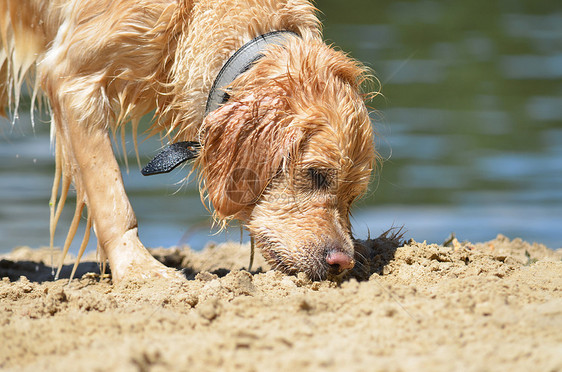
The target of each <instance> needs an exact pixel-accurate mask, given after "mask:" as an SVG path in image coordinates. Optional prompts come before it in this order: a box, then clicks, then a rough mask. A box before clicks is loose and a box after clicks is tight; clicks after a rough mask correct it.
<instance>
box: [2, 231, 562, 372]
mask: <svg viewBox="0 0 562 372" xmlns="http://www.w3.org/2000/svg"><path fill="white" fill-rule="evenodd" d="M363 245H364V247H363V251H362V253H363V254H364V256H365V257H366V260H365V261H364V262H362V264H361V265H359V266H361V267H360V268H359V269H358V270H356V271H354V272H353V273H352V275H350V276H349V277H347V278H346V279H345V280H343V281H342V282H341V283H334V282H327V281H324V282H310V281H309V280H308V279H307V278H306V277H304V276H302V275H299V276H287V275H283V274H281V273H279V272H275V271H268V267H267V265H266V264H265V263H264V262H263V260H262V259H261V257H258V256H256V264H255V267H259V269H258V270H255V271H253V272H252V273H249V272H247V271H245V270H243V269H241V268H243V267H246V266H247V265H248V260H249V247H248V246H247V245H243V246H240V245H238V244H224V245H219V246H212V247H208V248H206V249H205V250H204V251H203V252H199V253H197V252H193V251H191V250H190V249H189V248H188V247H182V248H174V249H156V250H153V251H152V252H153V254H154V255H155V256H157V257H158V258H159V259H161V260H163V261H164V262H166V263H167V264H168V265H170V266H174V267H182V268H184V271H185V274H186V276H187V277H188V278H189V279H188V280H186V281H185V282H169V281H166V280H150V281H145V282H138V281H131V282H124V283H120V284H118V285H113V284H112V283H111V281H110V279H109V278H108V277H101V278H100V275H99V274H95V273H86V272H87V271H91V270H97V264H96V263H95V262H88V263H85V264H82V265H81V267H80V270H79V271H80V272H79V277H78V278H79V279H75V280H73V281H72V283H70V285H68V279H66V280H64V279H62V280H58V281H55V282H53V281H52V279H51V278H52V276H51V268H50V262H51V255H50V253H49V252H48V250H45V249H39V250H32V249H29V248H19V249H16V250H15V251H13V252H12V253H10V254H8V255H5V256H3V257H2V258H3V259H2V261H0V274H1V276H2V277H3V279H2V280H1V281H0V340H1V341H0V368H2V369H4V370H17V371H39V370H57V371H78V370H99V371H176V370H177V371H187V370H189V371H291V372H295V371H320V370H321V371H510V372H513V371H531V370H532V371H562V261H561V259H562V252H560V251H553V250H549V249H547V248H546V247H544V246H542V245H538V244H529V243H526V242H523V241H521V240H520V239H514V240H509V239H508V238H506V237H504V236H501V235H499V236H498V237H497V238H496V239H495V240H493V241H490V242H487V243H480V244H472V243H468V242H458V241H456V240H453V241H452V242H451V243H450V244H449V246H447V247H444V246H439V245H434V244H426V243H419V242H414V241H409V242H407V243H403V242H402V241H398V238H397V237H394V239H392V237H389V238H381V239H378V240H370V241H367V242H364V243H363ZM90 260H93V261H95V258H93V257H90ZM67 263H68V264H69V265H67V266H65V271H64V272H63V274H64V275H66V277H68V273H69V270H70V268H71V266H70V264H71V263H72V261H70V260H68V261H67ZM20 276H21V278H20Z"/></svg>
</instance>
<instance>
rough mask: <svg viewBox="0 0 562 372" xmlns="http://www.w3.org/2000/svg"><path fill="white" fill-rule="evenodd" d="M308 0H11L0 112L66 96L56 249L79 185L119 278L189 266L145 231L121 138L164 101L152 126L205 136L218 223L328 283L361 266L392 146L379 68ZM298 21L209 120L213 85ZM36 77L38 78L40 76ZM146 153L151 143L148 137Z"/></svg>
mask: <svg viewBox="0 0 562 372" xmlns="http://www.w3.org/2000/svg"><path fill="white" fill-rule="evenodd" d="M315 12H316V10H315V8H314V7H313V6H312V5H311V4H310V3H309V2H308V1H306V0H244V1H242V0H229V1H214V0H199V1H195V0H140V1H139V0H5V1H2V2H1V3H0V15H1V18H0V36H1V39H0V42H1V45H0V107H9V108H11V110H13V111H17V109H18V103H19V95H20V89H21V86H22V85H23V84H24V83H25V82H26V81H28V82H30V85H31V88H32V89H31V91H32V92H33V96H32V99H33V100H34V101H35V100H37V99H40V98H37V97H41V96H43V97H45V98H46V101H47V102H48V105H49V107H50V113H51V129H52V140H53V141H54V148H55V156H56V170H55V179H54V183H53V188H52V194H51V245H52V244H53V236H54V231H55V228H56V225H57V221H58V219H59V217H60V213H61V211H62V208H63V207H64V204H65V200H66V198H67V195H68V192H69V188H70V185H71V183H72V184H73V185H74V188H75V189H76V196H77V198H76V200H77V202H76V207H75V208H76V209H75V217H74V219H73V221H72V223H71V226H70V229H69V234H68V237H67V239H66V242H65V245H64V249H65V250H67V249H68V246H69V245H70V242H71V241H72V240H73V238H74V235H75V233H76V230H77V227H78V224H79V223H80V216H81V215H82V213H83V211H84V210H85V211H86V212H87V219H86V231H87V233H86V236H85V237H84V240H83V244H82V246H83V247H85V243H86V242H87V240H88V235H89V231H90V229H91V228H93V229H94V231H95V234H96V236H97V239H98V249H99V252H100V254H101V255H102V259H103V260H104V261H105V259H106V258H107V259H108V261H109V264H110V267H111V270H112V277H113V280H114V281H115V282H117V281H119V280H122V279H125V278H130V277H153V276H165V277H179V274H178V273H177V272H175V271H174V270H172V269H169V268H166V267H164V266H163V265H161V264H160V263H159V262H158V261H156V260H155V259H154V258H153V257H152V256H151V255H150V254H149V253H148V251H147V250H146V249H145V248H144V246H143V245H142V243H141V242H140V240H139V238H138V234H137V221H136V217H135V215H134V212H133V210H132V208H131V205H130V203H129V200H128V198H127V195H126V192H125V189H124V186H123V182H122V178H121V174H120V170H119V165H118V163H117V160H116V159H115V156H114V154H113V149H112V145H111V139H110V136H111V135H112V134H113V135H115V134H116V133H118V131H120V133H124V132H123V131H124V128H125V124H126V123H129V122H130V123H132V125H131V126H132V132H133V136H134V138H135V141H136V138H137V125H138V122H139V120H140V118H141V117H142V116H143V115H145V114H147V113H149V112H151V111H153V110H154V112H155V115H154V123H153V125H152V127H151V134H158V135H160V137H161V138H162V139H163V140H164V141H166V142H170V143H171V142H177V141H187V140H197V141H199V142H200V143H201V145H202V147H201V149H200V154H199V157H198V158H197V159H196V160H195V164H194V166H195V168H196V169H197V172H198V175H199V176H200V187H201V193H202V198H203V199H204V200H205V199H206V200H208V201H209V202H210V204H211V206H212V209H213V210H214V216H215V218H216V219H217V220H220V221H228V220H230V219H238V220H240V221H241V222H242V224H243V225H244V226H245V227H246V228H247V229H248V231H249V232H250V234H251V236H252V237H253V238H254V240H255V244H256V246H257V247H258V248H260V249H261V251H262V253H263V255H264V256H265V257H266V258H267V259H268V261H269V262H270V263H271V264H272V266H273V267H274V268H276V269H279V270H282V271H284V272H287V273H296V272H305V273H307V274H308V275H309V276H310V277H311V278H312V279H325V278H327V277H330V276H333V275H338V274H340V273H342V272H344V271H345V270H347V269H350V268H352V267H353V265H354V247H353V241H352V232H351V225H350V220H349V216H350V208H351V206H352V204H353V202H354V201H355V200H356V199H357V198H358V197H360V196H361V195H362V194H364V193H365V192H366V190H367V187H368V183H369V179H370V176H371V173H372V171H373V169H374V167H375V166H376V161H377V155H376V152H375V149H374V144H373V141H374V139H373V131H372V128H371V123H370V119H369V115H368V111H367V108H366V106H365V103H364V100H365V94H363V92H362V90H361V84H362V83H363V82H364V80H365V79H366V70H365V68H364V67H363V66H362V65H361V64H359V63H358V62H356V61H354V60H352V59H351V58H349V57H348V56H346V55H345V54H344V53H342V52H340V51H337V50H335V49H334V48H332V47H330V46H328V45H326V44H325V43H324V42H323V41H322V39H321V29H320V23H319V21H318V19H317V17H316V15H315ZM276 30H288V31H292V32H294V33H295V34H297V35H298V36H297V35H295V36H291V37H288V39H287V41H286V42H284V43H283V44H282V45H272V46H269V47H268V48H267V50H265V51H264V57H263V58H261V59H260V60H259V61H257V62H256V63H255V65H254V66H253V67H252V68H251V69H249V70H248V71H247V72H245V73H243V74H242V75H240V76H239V77H238V78H236V80H235V81H234V82H233V83H232V84H231V86H230V87H229V95H230V98H229V100H228V101H227V102H226V103H225V104H223V105H222V106H220V107H219V108H218V109H216V110H214V111H212V112H210V113H209V114H208V115H205V103H206V100H207V96H208V94H209V91H210V89H211V86H212V84H213V81H214V79H215V77H216V75H217V73H218V71H219V70H220V68H221V67H222V65H223V64H224V63H225V61H226V60H227V59H228V58H229V56H230V55H232V53H234V51H236V50H237V49H238V48H240V47H241V46H242V45H243V44H244V43H246V42H248V41H249V40H251V39H252V38H254V37H256V36H258V35H260V34H264V33H267V32H271V31H276ZM28 77H31V79H28ZM135 150H136V142H135Z"/></svg>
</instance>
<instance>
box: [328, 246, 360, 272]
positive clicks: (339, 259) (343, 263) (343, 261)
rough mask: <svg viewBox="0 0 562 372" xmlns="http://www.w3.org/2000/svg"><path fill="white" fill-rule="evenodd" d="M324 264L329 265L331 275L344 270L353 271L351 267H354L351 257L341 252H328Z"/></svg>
mask: <svg viewBox="0 0 562 372" xmlns="http://www.w3.org/2000/svg"><path fill="white" fill-rule="evenodd" d="M326 263H327V264H328V265H330V271H331V272H332V274H340V273H341V272H343V271H344V270H348V269H353V266H355V260H354V259H353V257H351V256H350V255H348V254H347V253H344V252H341V251H330V252H328V255H327V256H326Z"/></svg>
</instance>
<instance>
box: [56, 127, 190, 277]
mask: <svg viewBox="0 0 562 372" xmlns="http://www.w3.org/2000/svg"><path fill="white" fill-rule="evenodd" d="M86 124H87V123H84V122H77V121H72V120H71V121H67V123H66V125H65V126H64V128H60V129H62V130H63V131H65V132H66V133H60V134H61V135H60V136H59V133H57V140H62V141H63V146H64V145H66V147H67V148H68V147H69V148H68V150H70V151H71V152H72V154H73V155H74V161H75V165H74V167H73V168H74V169H73V170H72V176H73V178H74V183H75V186H76V189H77V194H78V195H81V194H82V195H83V197H84V199H85V202H86V204H87V206H88V213H90V214H91V217H92V220H93V226H94V231H95V232H96V236H97V238H98V241H99V245H100V246H101V248H102V249H103V250H104V253H105V255H106V256H107V258H108V259H109V264H110V266H111V272H112V278H113V280H114V281H115V282H118V281H120V280H122V279H124V278H127V279H128V278H133V277H137V278H148V277H154V276H164V277H174V278H179V277H180V274H179V272H177V271H175V270H173V269H170V268H167V267H165V266H164V265H162V264H161V263H160V262H158V261H157V260H156V259H154V258H153V257H152V256H151V255H150V253H149V252H148V251H147V250H146V249H145V247H144V246H143V244H142V243H141V242H140V240H139V238H138V234H137V220H136V217H135V214H134V212H133V209H132V207H131V204H130V202H129V199H128V198H127V194H126V193H125V188H124V185H123V180H122V177H121V172H120V169H119V165H118V163H117V161H116V159H115V156H114V154H113V149H112V146H111V140H110V137H109V134H108V133H107V130H105V129H104V128H99V127H96V126H93V128H92V126H88V125H86ZM65 142H68V143H65Z"/></svg>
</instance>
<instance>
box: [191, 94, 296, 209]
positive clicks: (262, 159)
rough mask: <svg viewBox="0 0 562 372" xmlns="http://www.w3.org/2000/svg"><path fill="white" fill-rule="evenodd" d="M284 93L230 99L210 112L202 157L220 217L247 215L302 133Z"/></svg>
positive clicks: (201, 164)
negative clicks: (278, 95)
mask: <svg viewBox="0 0 562 372" xmlns="http://www.w3.org/2000/svg"><path fill="white" fill-rule="evenodd" d="M283 106H284V104H283V101H282V99H280V98H271V97H265V98H263V97H262V98H260V99H259V100H258V101H256V99H254V98H253V96H252V98H249V99H246V100H241V101H236V102H228V103H226V104H225V105H223V106H222V107H220V108H218V109H217V110H215V111H213V112H212V113H210V114H209V116H207V118H206V119H205V122H204V132H203V134H204V146H203V148H202V149H201V154H200V157H199V162H200V167H201V169H202V176H203V177H204V186H205V188H206V191H207V194H208V197H209V200H210V201H211V203H212V205H213V207H214V209H215V212H216V215H217V217H219V218H221V219H223V218H226V217H229V216H233V217H242V212H243V211H245V210H246V211H247V210H248V208H253V206H254V205H255V203H256V202H257V201H258V200H259V198H260V196H261V194H262V192H263V190H264V189H265V188H266V186H267V185H268V183H269V182H270V180H271V179H272V178H273V177H274V176H275V174H276V173H277V172H278V171H279V169H280V168H281V166H282V162H283V160H284V159H285V158H286V157H287V156H288V154H289V152H290V151H291V147H292V146H295V144H296V143H298V141H299V138H300V137H301V136H300V134H299V131H298V130H296V129H293V128H291V127H290V126H289V124H290V122H291V119H290V116H289V115H288V113H287V110H286V108H285V107H283Z"/></svg>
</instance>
